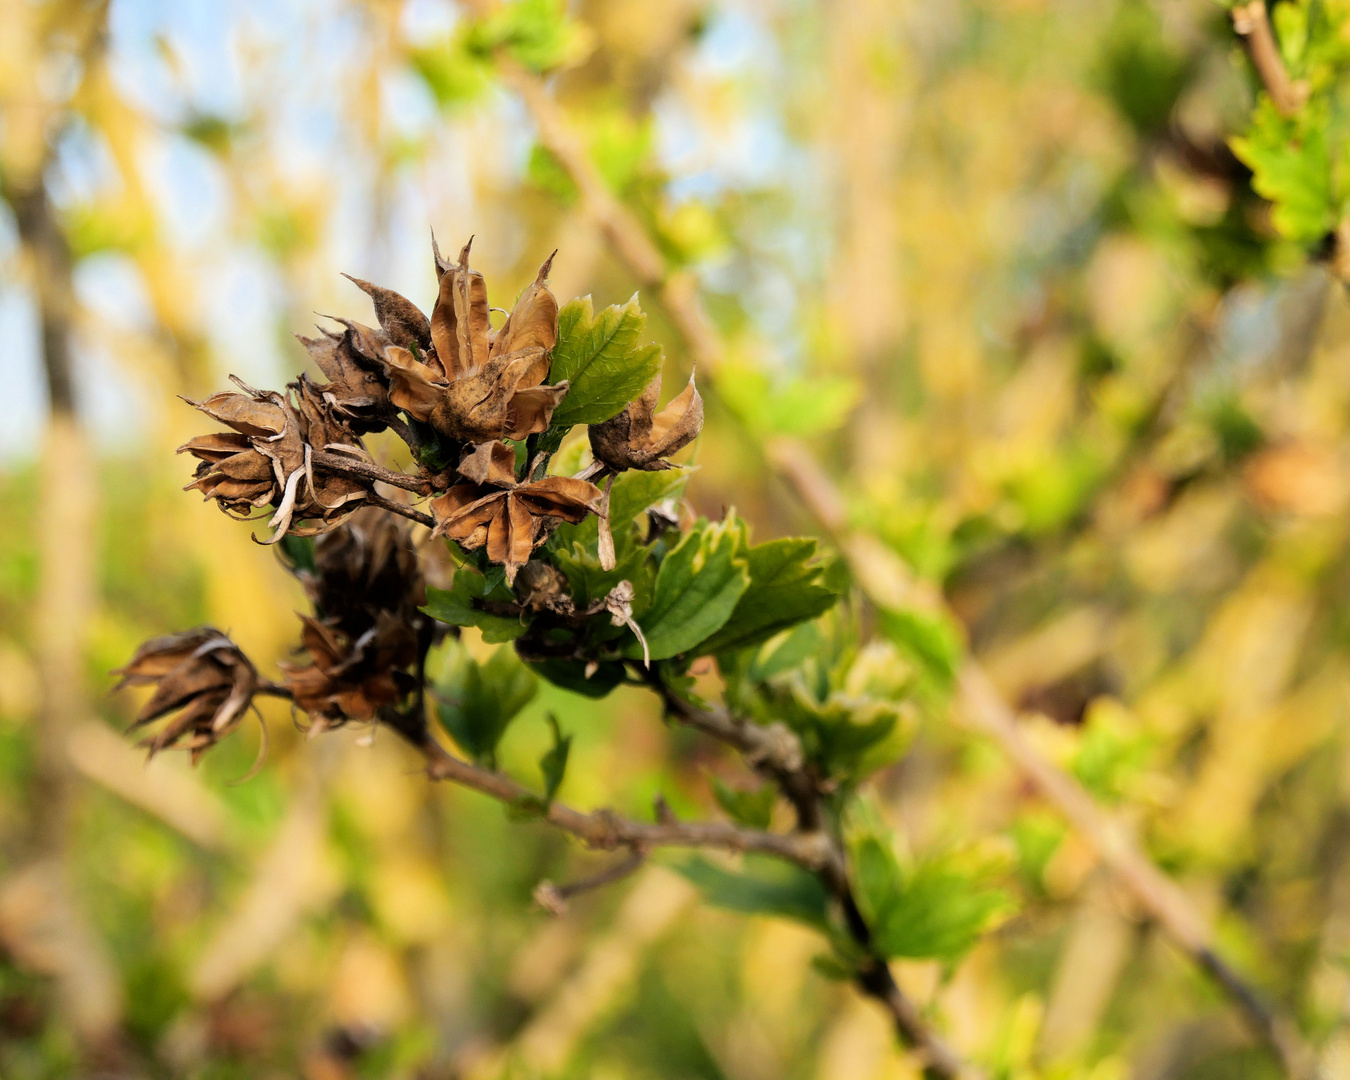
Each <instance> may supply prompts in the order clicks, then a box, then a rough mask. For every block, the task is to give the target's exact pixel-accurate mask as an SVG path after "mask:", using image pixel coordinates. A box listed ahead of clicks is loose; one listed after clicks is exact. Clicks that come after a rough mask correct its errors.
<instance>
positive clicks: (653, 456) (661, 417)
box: [590, 375, 703, 472]
mask: <svg viewBox="0 0 1350 1080" xmlns="http://www.w3.org/2000/svg"><path fill="white" fill-rule="evenodd" d="M660 396H661V376H660V375H658V376H657V377H656V378H655V379H653V380H652V381H651V382H650V383H648V384H647V388H646V389H645V390H644V391H642V396H641V397H640V398H638V399H637V400H636V401H634V402H631V403H630V404H629V405H628V406H627V407H626V408H625V409H624V410H623V412H621V413H619V414H618V415H617V416H615V417H613V418H612V419H610V420H606V421H605V422H604V423H603V424H592V425H591V428H590V439H591V453H592V454H594V455H595V458H596V460H597V461H602V462H604V463H605V464H606V465H608V466H610V467H611V468H614V469H645V470H647V471H649V472H654V471H656V470H658V469H668V468H670V462H669V461H666V460H665V459H666V458H667V457H669V456H670V455H671V454H673V453H675V452H676V451H677V450H682V449H684V448H685V447H686V446H688V445H689V444H690V443H691V442H693V441H694V439H695V438H697V437H698V433H699V432H700V431H702V430H703V399H702V398H701V397H699V393H698V390H697V389H696V388H695V386H694V377H693V376H692V375H690V376H689V385H688V386H686V387H685V388H684V389H683V390H681V391H680V393H679V394H678V395H676V396H675V397H674V398H672V399H671V401H670V403H669V404H668V405H666V407H665V408H664V409H662V410H661V411H660V412H655V409H656V402H657V400H658V399H659V398H660Z"/></svg>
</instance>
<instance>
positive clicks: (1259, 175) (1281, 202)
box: [1230, 97, 1338, 244]
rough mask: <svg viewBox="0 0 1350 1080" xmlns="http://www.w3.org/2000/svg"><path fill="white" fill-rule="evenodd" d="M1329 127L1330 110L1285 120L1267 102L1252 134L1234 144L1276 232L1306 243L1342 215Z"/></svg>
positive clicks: (1311, 110) (1257, 114) (1260, 106)
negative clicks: (1334, 189) (1269, 205)
mask: <svg viewBox="0 0 1350 1080" xmlns="http://www.w3.org/2000/svg"><path fill="white" fill-rule="evenodd" d="M1327 122H1328V118H1327V115H1326V109H1325V108H1317V107H1315V106H1314V105H1312V104H1310V105H1307V106H1305V107H1304V109H1303V110H1302V111H1301V113H1300V115H1298V116H1294V117H1284V116H1281V115H1280V113H1279V110H1277V109H1276V108H1275V105H1274V103H1273V102H1272V101H1271V100H1270V99H1269V98H1267V97H1262V99H1261V101H1260V102H1259V103H1258V104H1257V106H1256V110H1255V111H1254V112H1253V113H1252V125H1251V128H1250V129H1249V130H1248V132H1247V134H1246V135H1245V136H1243V137H1241V138H1235V139H1233V140H1231V142H1230V145H1231V146H1232V148H1233V153H1234V154H1236V155H1237V156H1238V159H1239V160H1240V161H1241V162H1242V163H1243V164H1244V165H1246V166H1247V167H1248V168H1249V169H1251V170H1252V187H1253V188H1254V189H1255V191H1256V193H1257V194H1258V195H1260V196H1261V197H1262V198H1264V199H1269V200H1270V202H1271V203H1272V204H1273V206H1274V210H1273V211H1272V213H1271V220H1272V221H1273V222H1274V224H1275V228H1276V229H1277V230H1279V232H1280V234H1281V235H1282V236H1285V237H1288V238H1289V239H1290V240H1294V241H1297V242H1299V243H1302V244H1312V243H1316V242H1318V241H1320V240H1321V239H1322V237H1324V236H1325V235H1326V234H1327V233H1328V232H1329V231H1330V230H1331V229H1332V228H1334V227H1335V224H1336V219H1337V216H1338V207H1337V206H1336V204H1335V202H1334V200H1333V192H1332V170H1331V154H1330V151H1329V149H1328V146H1327V139H1326V125H1327Z"/></svg>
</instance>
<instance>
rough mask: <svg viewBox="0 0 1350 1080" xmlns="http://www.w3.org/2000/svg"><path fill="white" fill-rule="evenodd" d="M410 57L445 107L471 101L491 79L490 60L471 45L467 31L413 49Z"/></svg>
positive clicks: (484, 88)
mask: <svg viewBox="0 0 1350 1080" xmlns="http://www.w3.org/2000/svg"><path fill="white" fill-rule="evenodd" d="M408 61H409V63H410V64H411V65H412V68H413V70H414V71H415V72H417V74H418V75H420V76H421V77H422V81H423V82H424V83H426V85H427V89H428V90H430V91H431V95H432V97H434V98H435V99H436V104H437V105H439V106H440V107H441V108H442V109H449V108H452V107H454V106H458V105H467V104H469V103H470V102H472V101H474V100H475V99H476V98H478V97H480V96H481V95H482V93H483V91H485V90H486V89H487V88H488V86H489V85H491V82H492V65H491V62H490V60H489V59H488V58H487V57H485V56H482V55H479V54H478V52H477V51H476V50H475V49H473V48H471V47H470V40H469V34H468V33H466V32H464V31H461V32H459V33H457V34H455V35H454V36H452V37H449V38H447V39H445V40H444V41H441V42H438V43H436V44H433V45H427V46H423V47H420V48H414V49H412V50H410V52H409V54H408Z"/></svg>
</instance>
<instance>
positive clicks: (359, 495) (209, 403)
mask: <svg viewBox="0 0 1350 1080" xmlns="http://www.w3.org/2000/svg"><path fill="white" fill-rule="evenodd" d="M234 381H235V384H236V385H237V386H238V387H239V388H240V389H241V390H242V391H244V392H243V393H222V394H215V395H214V396H212V397H210V398H207V399H206V400H205V401H189V404H191V405H192V406H194V407H195V408H197V409H200V410H201V411H202V412H204V413H206V414H207V415H208V416H210V417H212V418H213V419H215V420H219V421H220V422H221V423H223V424H226V425H228V426H229V427H231V428H233V429H234V431H233V432H216V433H213V434H210V435H200V436H198V437H197V438H194V439H190V440H188V442H186V443H184V444H183V445H182V446H180V447H179V448H178V452H179V453H180V454H181V453H184V452H187V453H190V454H192V455H193V456H194V457H196V458H197V459H198V460H199V461H200V464H199V465H198V466H197V473H196V479H195V480H194V481H193V482H192V483H191V484H189V485H187V488H186V489H185V490H188V491H193V490H195V491H200V492H201V493H202V494H203V495H204V496H205V497H206V498H207V499H214V500H215V501H216V503H217V504H218V505H219V506H220V508H221V509H222V510H224V511H226V512H227V513H230V514H233V515H234V516H236V517H241V518H246V517H248V516H249V513H250V511H252V510H255V509H257V508H258V507H261V506H265V505H268V504H270V505H272V506H273V507H275V508H276V512H275V513H274V514H273V515H272V517H271V519H270V520H269V521H268V525H270V526H274V527H275V531H274V533H273V535H272V537H271V539H270V540H268V541H267V543H276V542H277V541H278V540H280V539H281V537H282V536H284V535H285V534H286V533H287V532H292V533H295V534H297V535H314V534H316V533H319V532H323V531H325V530H327V529H331V528H335V527H336V526H337V525H339V524H341V522H342V521H343V519H345V518H346V517H347V516H349V515H350V514H351V513H352V512H353V511H355V509H356V508H357V506H358V505H359V504H360V503H361V501H362V500H363V499H364V498H365V495H366V491H367V488H368V482H366V481H363V480H359V479H354V478H353V477H351V476H348V475H347V474H345V473H342V472H336V471H333V470H329V469H325V468H323V467H321V466H319V467H316V466H315V465H314V453H315V451H322V452H332V451H339V452H343V451H345V452H356V453H357V454H359V455H361V456H364V454H365V451H364V449H363V448H362V447H361V444H360V442H359V440H357V438H356V436H355V435H354V434H353V433H352V431H351V429H350V428H349V427H348V425H347V424H346V423H345V422H344V420H343V419H342V418H341V417H340V416H339V414H338V412H337V406H336V405H335V404H333V403H331V402H330V401H329V400H327V399H326V397H325V394H324V388H323V387H320V386H317V385H315V384H314V383H313V382H311V381H310V380H309V379H308V378H307V377H306V376H303V375H302V376H301V377H300V380H299V381H298V382H295V383H292V384H291V386H290V390H291V391H292V393H293V395H294V397H293V399H288V398H287V397H284V396H283V395H281V394H278V393H276V392H275V391H270V390H268V391H260V390H255V389H253V388H252V387H251V386H248V385H247V384H245V383H243V382H241V381H239V380H238V379H235V380H234ZM298 521H310V522H314V523H315V524H312V525H310V526H306V527H299V526H296V525H294V522H298Z"/></svg>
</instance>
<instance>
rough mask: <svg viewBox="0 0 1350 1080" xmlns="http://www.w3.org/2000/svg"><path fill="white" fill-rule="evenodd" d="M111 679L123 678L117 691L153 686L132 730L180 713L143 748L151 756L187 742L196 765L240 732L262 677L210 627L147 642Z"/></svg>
mask: <svg viewBox="0 0 1350 1080" xmlns="http://www.w3.org/2000/svg"><path fill="white" fill-rule="evenodd" d="M113 674H114V675H121V676H122V681H121V682H120V683H118V685H117V687H116V688H117V689H118V690H121V689H122V688H123V687H126V686H148V685H151V684H154V685H155V692H154V693H153V694H152V695H151V696H150V700H149V701H147V702H146V703H145V705H144V706H143V707H142V708H141V711H140V712H139V713H137V714H136V721H135V723H134V724H133V725H132V727H133V728H138V727H141V726H143V725H145V724H148V723H151V722H152V721H154V720H157V719H159V718H160V717H161V716H164V715H166V714H168V713H171V712H173V711H175V710H180V711H179V712H178V715H177V716H176V717H174V718H173V719H172V720H170V721H169V723H167V724H166V725H165V726H164V727H163V728H162V729H160V731H159V732H158V733H157V734H155V735H151V736H149V737H147V738H145V739H142V740H141V742H140V744H139V745H141V746H144V747H148V748H149V751H150V754H151V756H153V755H154V754H156V753H158V752H159V751H160V750H163V749H164V748H165V747H168V746H173V745H175V744H177V743H178V742H179V741H184V740H185V741H186V745H187V748H188V749H189V750H190V751H191V752H192V760H193V763H194V764H195V763H196V762H197V760H198V759H199V758H200V757H201V756H202V754H204V753H205V752H206V751H207V750H209V749H210V748H211V747H213V746H214V745H215V744H216V743H218V742H220V740H221V739H223V738H224V737H225V736H226V735H228V734H229V733H230V732H231V731H233V730H234V729H235V728H236V727H238V726H239V721H240V720H241V719H243V716H244V712H245V711H246V710H247V709H248V707H249V705H250V704H251V703H252V701H253V695H254V693H255V692H256V691H257V689H258V673H257V671H256V670H255V669H254V667H253V664H252V663H250V662H249V659H248V657H247V656H245V655H244V654H243V653H242V652H241V651H240V649H239V646H237V645H236V644H235V643H234V642H233V641H231V640H230V639H229V638H228V637H226V636H225V635H224V634H222V633H221V632H220V631H219V630H216V629H214V628H213V627H210V626H199V627H197V628H196V629H195V630H187V631H184V632H183V633H181V634H171V635H169V636H168V637H161V638H155V639H154V640H152V641H147V642H146V643H145V644H144V645H142V646H141V647H140V648H139V649H137V650H136V655H135V656H133V657H132V658H131V662H130V663H129V664H127V666H126V667H124V668H122V669H120V670H119V671H115V672H113Z"/></svg>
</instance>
